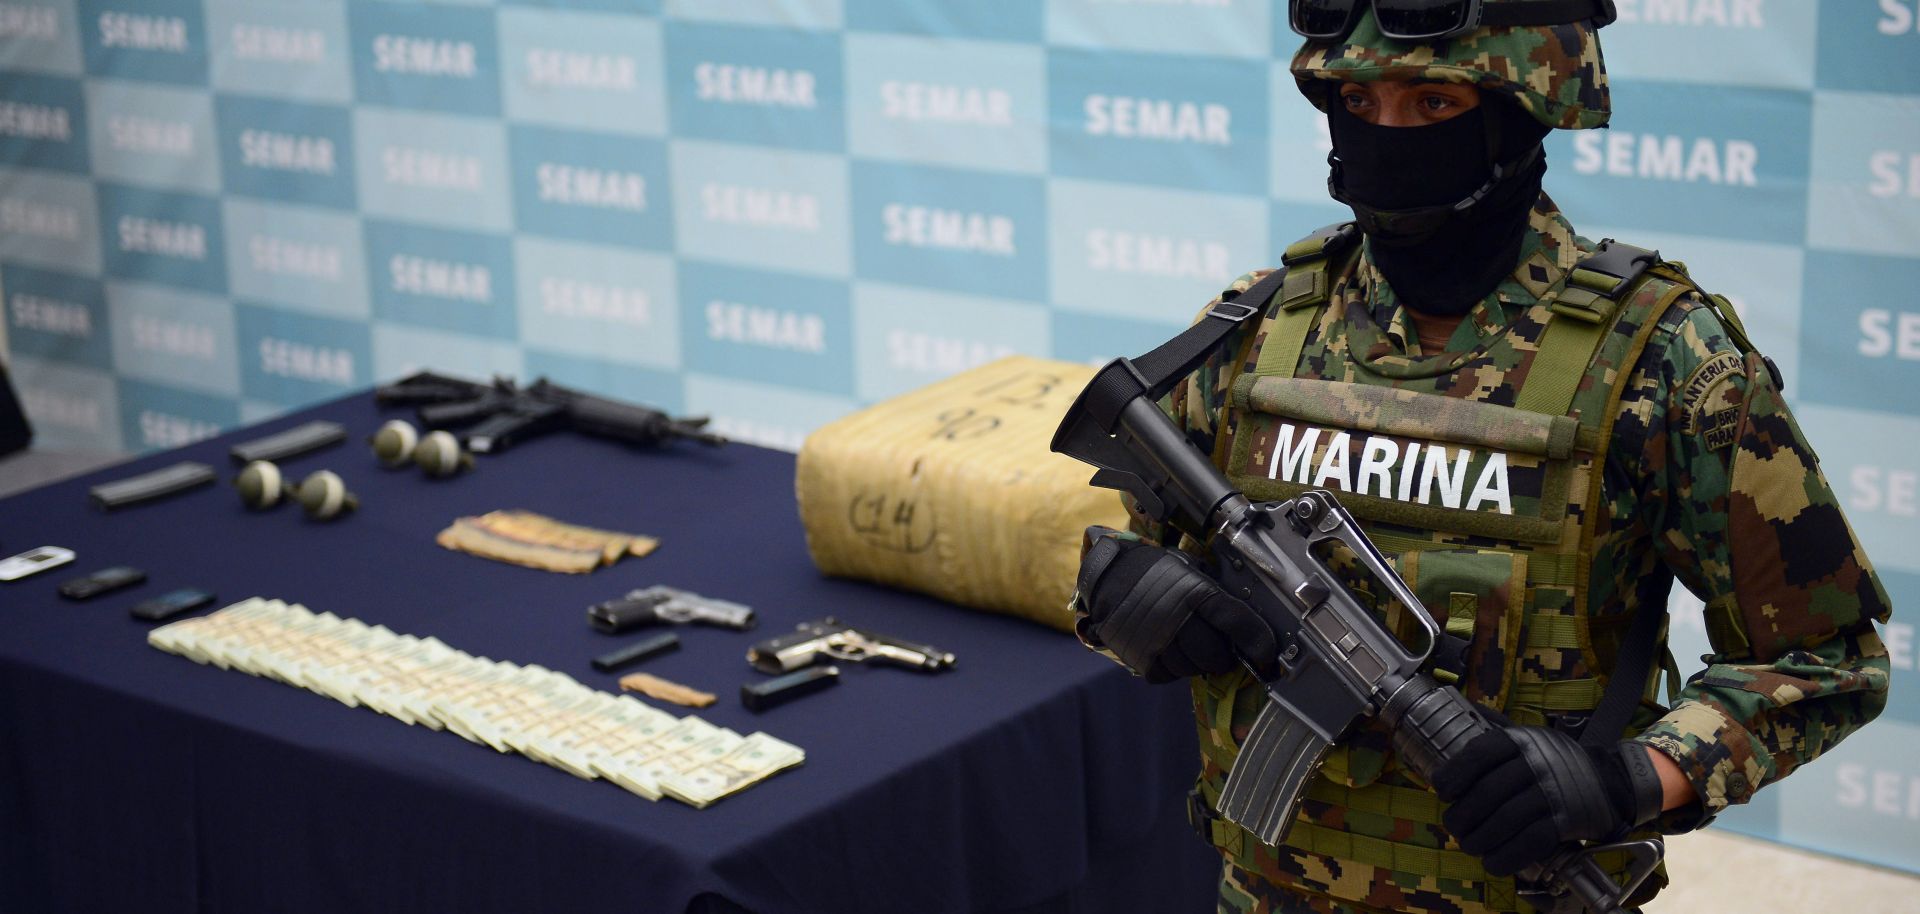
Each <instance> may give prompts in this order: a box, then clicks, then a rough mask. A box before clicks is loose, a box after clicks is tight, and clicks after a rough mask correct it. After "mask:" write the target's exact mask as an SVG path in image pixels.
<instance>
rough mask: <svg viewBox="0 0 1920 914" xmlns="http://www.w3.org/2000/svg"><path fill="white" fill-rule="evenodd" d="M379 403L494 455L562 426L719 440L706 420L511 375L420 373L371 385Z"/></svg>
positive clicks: (631, 437)
mask: <svg viewBox="0 0 1920 914" xmlns="http://www.w3.org/2000/svg"><path fill="white" fill-rule="evenodd" d="M373 396H374V399H375V400H376V401H378V402H379V403H380V404H381V405H383V406H416V407H418V410H417V412H418V414H419V417H420V423H421V424H422V425H425V426H426V427H428V428H436V429H437V428H457V427H460V426H469V427H468V428H467V429H466V431H465V432H464V433H463V434H462V437H463V438H464V439H465V443H466V446H467V449H468V450H470V451H473V452H474V453H476V454H497V453H499V452H501V451H504V450H506V449H508V448H510V447H512V446H514V445H515V444H518V443H520V442H522V441H525V440H526V439H528V438H532V437H535V436H537V435H544V434H546V433H548V432H551V431H556V430H558V429H562V428H571V429H573V430H574V431H578V432H583V433H585V434H588V435H596V436H599V437H602V438H613V439H615V440H618V441H625V442H627V443H629V444H637V445H643V446H647V447H653V446H656V445H659V444H663V443H665V442H667V441H670V440H673V439H675V438H691V439H693V440H695V441H698V442H700V443H702V444H706V445H712V446H718V445H722V444H725V443H727V439H725V438H723V437H721V436H719V435H716V434H714V433H713V432H709V431H706V425H707V419H706V417H704V416H702V417H699V418H693V419H675V418H673V417H671V416H669V415H667V414H666V413H663V412H661V411H659V410H657V409H649V408H647V407H645V406H639V405H636V404H632V403H622V402H620V401H618V400H609V399H607V398H605V397H596V396H594V395H593V394H589V393H585V392H582V391H578V390H572V389H570V388H566V387H561V386H560V385H558V384H555V383H553V382H551V381H548V380H547V379H546V378H539V379H537V380H535V381H534V382H533V384H531V385H529V386H527V387H521V386H520V385H518V384H515V383H514V382H513V380H512V379H511V378H505V377H495V378H494V379H493V383H491V384H482V383H480V382H478V381H468V380H465V379H463V378H452V377H448V376H446V375H439V374H434V373H433V372H430V371H422V372H419V373H417V374H414V375H411V376H408V377H405V378H402V379H400V380H399V381H396V382H394V383H392V384H387V385H384V386H381V387H378V388H375V389H374V392H373Z"/></svg>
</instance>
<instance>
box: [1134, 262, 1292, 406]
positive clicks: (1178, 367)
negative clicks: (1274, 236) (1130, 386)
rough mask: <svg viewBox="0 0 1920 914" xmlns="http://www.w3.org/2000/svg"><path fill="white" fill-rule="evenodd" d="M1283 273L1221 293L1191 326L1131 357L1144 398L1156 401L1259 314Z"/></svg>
mask: <svg viewBox="0 0 1920 914" xmlns="http://www.w3.org/2000/svg"><path fill="white" fill-rule="evenodd" d="M1286 274H1287V271H1286V269H1285V268H1281V269H1278V270H1275V271H1273V272H1272V273H1268V274H1267V276H1266V278H1265V279H1262V280H1260V281H1259V282H1257V283H1254V284H1253V285H1252V286H1251V287H1249V288H1248V289H1247V291H1245V292H1242V293H1240V294H1238V295H1235V296H1233V297H1231V298H1227V297H1225V296H1222V298H1221V301H1220V302H1219V303H1218V304H1216V305H1214V306H1213V307H1212V308H1210V309H1208V310H1207V313H1206V316H1205V317H1202V318H1201V319H1200V320H1197V321H1194V322H1193V326H1191V327H1188V328H1187V329H1185V330H1182V331H1181V332H1180V335H1179V336H1176V337H1174V338H1173V339H1170V340H1168V341H1166V342H1164V343H1161V344H1160V345H1158V346H1156V347H1154V349H1153V351H1152V352H1149V353H1147V354H1146V355H1143V356H1141V357H1139V358H1137V359H1133V360H1132V361H1133V369H1134V371H1136V372H1138V373H1139V374H1140V379H1141V380H1143V381H1145V382H1146V383H1147V398H1148V399H1150V400H1158V399H1160V398H1161V397H1164V396H1166V395H1167V392H1168V391H1171V390H1173V386H1174V385H1175V384H1178V383H1180V382H1181V381H1182V380H1184V379H1185V378H1186V377H1187V375H1190V374H1192V373H1193V370H1194V369H1196V368H1199V367H1200V363H1201V362H1203V361H1206V358H1207V356H1209V355H1211V354H1213V350H1214V349H1215V348H1216V347H1218V346H1219V345H1220V342H1221V341H1222V340H1224V339H1226V338H1227V334H1229V333H1232V332H1233V331H1234V329H1235V328H1237V327H1239V326H1240V325H1241V324H1244V323H1246V322H1247V321H1249V320H1252V319H1253V318H1257V317H1259V316H1260V315H1261V313H1262V312H1263V311H1264V310H1265V309H1266V304H1267V302H1268V301H1269V300H1271V299H1272V298H1273V295H1274V293H1275V292H1278V291H1280V284H1281V283H1282V282H1283V281H1285V280H1286ZM1242 302H1246V304H1242Z"/></svg>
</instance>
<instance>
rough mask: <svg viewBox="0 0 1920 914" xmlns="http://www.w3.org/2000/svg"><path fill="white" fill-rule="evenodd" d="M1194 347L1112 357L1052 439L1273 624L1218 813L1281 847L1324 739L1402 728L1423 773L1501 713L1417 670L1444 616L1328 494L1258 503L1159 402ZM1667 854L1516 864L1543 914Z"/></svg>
mask: <svg viewBox="0 0 1920 914" xmlns="http://www.w3.org/2000/svg"><path fill="white" fill-rule="evenodd" d="M1232 307H1238V306H1237V305H1236V306H1232ZM1229 319H1233V318H1229ZM1163 348H1165V349H1168V350H1169V351H1171V350H1175V349H1178V348H1179V347H1176V346H1173V344H1169V345H1168V347H1163ZM1199 354H1201V355H1204V352H1201V353H1199ZM1157 355H1160V352H1159V351H1156V353H1154V354H1150V355H1149V356H1142V357H1141V361H1142V363H1143V364H1144V363H1146V362H1148V361H1149V360H1151V361H1153V362H1155V363H1157V365H1158V366H1159V367H1161V368H1163V369H1164V367H1165V365H1166V363H1167V359H1166V358H1155V357H1154V356H1157ZM1186 355H1190V353H1175V355H1174V357H1173V359H1172V360H1173V361H1184V362H1185V364H1184V365H1183V367H1181V368H1179V369H1178V370H1174V371H1161V372H1158V373H1160V374H1165V375H1168V376H1167V377H1160V378H1157V379H1156V380H1154V381H1149V380H1148V376H1147V375H1144V374H1143V373H1142V371H1141V370H1140V369H1139V368H1136V367H1135V364H1134V362H1133V361H1131V360H1128V359H1115V360H1114V361H1113V362H1111V363H1108V365H1107V366H1106V367H1105V368H1103V369H1101V370H1100V372H1099V373H1098V374H1096V375H1094V378H1093V380H1092V381H1090V382H1089V383H1088V384H1087V387H1086V389H1085V390H1084V391H1082V392H1081V393H1080V397H1079V399H1077V400H1075V401H1074V404H1073V406H1072V407H1071V408H1069V409H1068V410H1067V414H1066V417H1065V418H1064V419H1063V420H1062V421H1061V423H1060V428H1059V430H1058V431H1057V432H1055V434H1054V436H1053V445H1052V447H1053V450H1054V451H1056V452H1058V453H1062V454H1066V455H1067V456H1069V457H1073V458H1075V459H1077V460H1081V461H1083V462H1086V463H1089V464H1092V465H1094V466H1096V467H1099V468H1100V471H1099V472H1098V473H1095V474H1094V477H1093V484H1094V485H1096V486H1102V487H1105V488H1110V489H1119V490H1121V491H1124V492H1127V493H1129V494H1131V495H1132V496H1133V497H1134V498H1135V499H1136V500H1137V501H1138V502H1139V505H1140V508H1141V510H1142V511H1143V512H1145V513H1146V514H1147V516H1149V517H1151V518H1153V519H1154V520H1157V521H1161V522H1165V523H1168V524H1171V525H1172V526H1173V527H1174V528H1175V529H1177V530H1179V531H1180V532H1182V533H1185V534H1186V535H1188V536H1190V537H1192V538H1193V539H1194V541H1196V542H1198V543H1201V544H1202V545H1203V546H1205V547H1206V548H1207V549H1209V550H1210V551H1211V552H1212V553H1213V556H1214V557H1215V559H1217V562H1216V563H1215V564H1216V567H1215V569H1214V576H1215V578H1216V579H1217V580H1218V581H1219V582H1220V585H1221V586H1222V587H1224V588H1225V589H1226V590H1227V592H1229V593H1231V594H1233V595H1235V596H1237V597H1239V598H1240V599H1242V600H1244V601H1246V602H1247V603H1248V604H1250V605H1251V606H1252V607H1253V608H1254V610H1255V611H1256V612H1258V613H1259V614H1260V616H1261V618H1263V619H1264V620H1265V621H1266V622H1267V624H1268V625H1269V626H1271V627H1272V628H1273V630H1274V633H1275V634H1276V636H1277V638H1278V643H1279V651H1280V654H1279V668H1280V670H1281V672H1280V674H1279V675H1278V676H1277V677H1276V678H1274V679H1272V680H1271V681H1264V682H1262V685H1263V687H1264V688H1265V689H1266V691H1267V694H1268V697H1269V701H1268V702H1267V704H1266V707H1264V708H1263V709H1261V711H1260V716H1259V717H1258V718H1257V719H1256V720H1255V721H1254V724H1253V729H1252V731H1251V732H1250V733H1249V735H1248V736H1247V739H1246V742H1245V743H1243V744H1242V745H1241V747H1240V755H1239V757H1238V759H1236V760H1235V762H1234V765H1233V770H1232V771H1230V772H1229V773H1228V775H1227V782H1226V785H1225V787H1224V788H1223V789H1222V791H1221V793H1220V801H1219V804H1218V805H1219V810H1218V811H1219V813H1220V815H1221V816H1223V817H1225V818H1226V819H1227V820H1229V821H1232V822H1234V823H1237V824H1239V825H1241V826H1242V827H1244V828H1246V829H1247V830H1248V831H1250V832H1252V833H1253V834H1254V836H1256V837H1258V838H1259V839H1260V840H1261V841H1264V842H1266V843H1267V844H1269V845H1273V844H1278V843H1279V842H1280V840H1281V839H1282V838H1284V837H1285V836H1286V833H1287V830H1288V828H1289V827H1290V826H1291V825H1292V824H1293V821H1294V815H1295V812H1296V811H1297V810H1298V808H1299V805H1300V798H1301V792H1302V790H1303V789H1304V788H1305V786H1306V783H1307V779H1308V778H1310V777H1312V776H1313V775H1314V774H1315V772H1316V771H1317V770H1318V769H1319V767H1320V762H1321V760H1322V758H1323V757H1324V756H1325V754H1326V751H1327V749H1328V748H1329V747H1330V746H1332V745H1333V744H1334V743H1335V742H1336V741H1338V740H1340V739H1341V738H1342V737H1343V736H1345V735H1346V734H1348V733H1350V732H1352V730H1353V729H1354V728H1355V727H1356V725H1359V724H1360V723H1362V722H1364V721H1365V720H1367V719H1368V718H1372V717H1378V718H1379V719H1380V720H1382V721H1384V722H1385V723H1386V724H1387V725H1388V727H1390V728H1391V729H1392V733H1393V747H1394V751H1395V752H1396V753H1398V755H1399V757H1400V760H1401V761H1402V762H1404V763H1405V764H1406V765H1407V766H1408V767H1409V768H1411V769H1412V770H1413V771H1414V772H1416V773H1418V774H1419V775H1420V776H1421V777H1423V778H1430V777H1431V775H1432V774H1433V772H1434V771H1436V770H1438V769H1439V768H1440V767H1441V765H1442V764H1443V763H1445V762H1446V761H1447V760H1449V759H1451V758H1453V757H1455V756H1456V755H1457V754H1458V753H1459V752H1460V751H1461V750H1462V749H1463V748H1465V747H1466V745H1467V744H1468V743H1469V742H1471V741H1472V740H1473V739H1474V737H1477V736H1479V735H1480V734H1482V733H1485V732H1487V731H1488V730H1490V729H1491V728H1492V727H1493V725H1492V724H1491V723H1489V722H1488V721H1487V720H1486V719H1485V718H1483V717H1482V716H1481V715H1480V714H1478V713H1477V712H1476V711H1475V710H1474V708H1473V705H1472V703H1471V702H1469V701H1468V700H1467V698H1466V696H1464V695H1462V694H1460V692H1459V691H1458V690H1457V689H1454V688H1452V687H1449V686H1443V685H1441V684H1439V683H1438V682H1436V681H1434V679H1433V678H1432V677H1431V676H1429V675H1428V674H1427V673H1425V672H1423V671H1422V670H1423V668H1424V667H1425V666H1426V663H1427V659H1428V657H1429V656H1430V655H1431V654H1432V652H1433V647H1434V644H1435V642H1436V641H1438V639H1439V628H1438V626H1436V625H1435V623H1434V621H1433V620H1432V619H1431V618H1429V617H1428V615H1427V613H1426V612H1425V611H1424V610H1422V609H1421V604H1420V601H1419V599H1418V598H1417V597H1415V596H1414V595H1413V592H1412V591H1411V590H1410V589H1409V588H1408V587H1407V585H1406V582H1405V581H1403V580H1401V579H1400V577H1399V575H1398V574H1396V573H1395V572H1394V570H1393V568H1392V567H1391V566H1389V565H1388V564H1387V561H1386V559H1385V558H1383V557H1382V556H1381V554H1380V551H1379V550H1378V549H1377V548H1375V547H1374V545H1373V543H1372V542H1371V541H1369V540H1368V539H1367V537H1366V535H1365V534H1364V533H1362V532H1361V531H1360V528H1359V527H1358V526H1357V525H1356V524H1355V523H1354V520H1353V517H1352V515H1350V514H1348V513H1347V511H1346V509H1345V508H1343V507H1341V506H1340V503H1339V502H1338V501H1336V500H1334V497H1333V494H1332V493H1331V492H1326V491H1321V490H1315V491H1309V492H1305V493H1303V494H1301V495H1299V496H1298V497H1295V498H1292V499H1289V500H1287V501H1280V502H1263V503H1258V504H1255V503H1252V502H1250V501H1249V500H1248V499H1247V497H1246V495H1244V494H1242V493H1241V492H1239V491H1238V490H1236V489H1234V488H1233V485H1232V483H1230V482H1228V481H1227V479H1226V477H1224V476H1222V475H1221V474H1220V472H1219V471H1218V470H1217V469H1215V468H1214V466H1213V464H1212V463H1210V462H1209V461H1208V460H1207V457H1206V456H1205V455H1204V454H1202V453H1200V451H1199V449H1197V448H1196V447H1194V445H1193V444H1192V443H1191V442H1189V441H1188V439H1187V438H1186V436H1185V435H1183V434H1181V432H1180V430H1179V429H1178V428H1176V427H1175V426H1174V424H1173V421H1172V420H1171V419H1170V418H1168V416H1167V414H1166V413H1164V412H1162V411H1161V410H1160V408H1159V406H1158V405H1156V404H1155V402H1154V400H1155V399H1156V398H1157V397H1158V396H1160V394H1162V393H1164V392H1165V389H1166V388H1167V387H1170V386H1171V381H1173V380H1176V379H1177V378H1178V377H1182V376H1184V375H1185V374H1186V373H1187V371H1189V370H1191V367H1192V362H1193V361H1197V358H1193V359H1188V360H1183V359H1182V358H1180V356H1186ZM1156 386H1158V387H1159V388H1160V389H1158V390H1156V389H1155V388H1156ZM1334 543H1338V544H1341V545H1343V546H1345V547H1346V548H1347V549H1348V550H1350V551H1351V552H1352V554H1353V556H1354V557H1356V558H1357V560H1358V562H1359V565H1360V566H1361V567H1362V568H1364V569H1365V571H1366V572H1367V574H1368V575H1369V576H1370V577H1372V578H1373V579H1374V580H1375V582H1377V583H1378V584H1379V585H1380V586H1381V587H1382V588H1383V590H1382V591H1381V593H1382V594H1383V596H1384V597H1385V598H1388V599H1391V600H1392V601H1394V602H1397V603H1399V604H1400V606H1401V607H1402V608H1403V609H1405V610H1406V611H1407V612H1406V615H1407V616H1409V617H1411V618H1413V619H1415V620H1417V621H1418V622H1419V624H1420V626H1421V628H1423V629H1424V630H1425V635H1426V642H1427V643H1426V647H1425V649H1423V650H1421V651H1419V652H1417V653H1416V652H1414V651H1413V650H1411V649H1410V648H1408V647H1407V646H1406V645H1404V644H1402V643H1401V642H1400V640H1399V639H1397V638H1395V637H1394V636H1393V635H1392V633H1391V632H1389V631H1388V629H1387V627H1386V625H1385V624H1384V622H1383V621H1382V620H1381V619H1380V618H1379V616H1377V615H1376V614H1375V612H1374V610H1373V609H1371V608H1369V606H1368V605H1367V604H1366V603H1363V602H1362V601H1361V600H1360V599H1359V598H1358V597H1356V596H1355V595H1354V593H1353V592H1352V591H1350V590H1349V589H1348V588H1347V586H1346V585H1345V584H1344V583H1342V580H1341V578H1340V577H1339V576H1338V575H1337V574H1336V573H1335V572H1334V571H1333V569H1332V568H1330V567H1329V566H1328V565H1327V563H1326V561H1325V560H1324V558H1323V555H1324V554H1325V551H1326V550H1330V549H1331V548H1333V546H1332V544H1334ZM1608 851H1619V852H1624V853H1625V854H1626V855H1627V856H1628V858H1629V859H1630V860H1631V861H1632V863H1631V866H1630V871H1629V873H1628V876H1627V880H1626V882H1625V884H1619V883H1616V882H1615V881H1614V880H1613V879H1612V878H1611V877H1609V876H1608V875H1607V873H1606V871H1605V870H1603V869H1602V868H1601V867H1600V865H1599V864H1598V863H1597V862H1595V860H1594V856H1595V855H1596V854H1600V853H1604V852H1608ZM1663 852H1664V846H1663V845H1662V844H1661V842H1660V841H1659V839H1647V840H1636V841H1625V842H1620V843H1616V844H1609V845H1605V846H1600V845H1597V844H1581V843H1569V844H1567V845H1565V846H1563V847H1561V848H1559V849H1557V850H1556V851H1555V852H1554V854H1553V856H1552V857H1550V858H1549V859H1548V860H1547V862H1546V863H1544V864H1538V865H1535V866H1532V867H1529V868H1527V869H1525V870H1522V871H1520V873H1519V874H1517V875H1518V882H1519V886H1520V890H1521V892H1523V893H1524V896H1523V897H1526V898H1527V900H1528V901H1529V903H1531V904H1532V905H1533V906H1534V907H1535V908H1536V909H1537V910H1540V911H1543V912H1548V914H1578V912H1582V911H1585V912H1592V914H1619V912H1621V911H1622V907H1621V904H1622V902H1623V900H1624V899H1625V898H1627V896H1628V895H1630V894H1631V893H1632V892H1633V890H1634V889H1636V888H1638V887H1639V884H1640V883H1641V881H1643V880H1644V879H1645V878H1646V877H1647V875H1648V874H1649V873H1651V872H1653V869H1654V867H1655V866H1657V865H1658V864H1659V862H1660V858H1661V856H1662V853H1663Z"/></svg>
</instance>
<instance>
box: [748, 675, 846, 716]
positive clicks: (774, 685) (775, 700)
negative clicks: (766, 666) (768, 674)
mask: <svg viewBox="0 0 1920 914" xmlns="http://www.w3.org/2000/svg"><path fill="white" fill-rule="evenodd" d="M839 683H840V668H839V667H837V666H810V667H807V668H806V669H804V670H799V671H796V672H792V673H788V674H786V675H785V676H775V677H773V678H772V679H768V680H765V681H763V682H749V683H746V684H745V685H742V686H741V687H740V703H741V704H742V705H745V706H746V708H747V710H749V711H752V712H754V713H755V714H758V713H760V712H761V711H770V710H772V709H774V708H777V707H779V706H781V705H783V704H786V703H787V702H789V701H792V700H794V699H796V698H800V697H802V696H805V695H812V694H813V693H815V692H818V691H820V690H821V689H824V688H827V687H828V686H832V685H838V684H839Z"/></svg>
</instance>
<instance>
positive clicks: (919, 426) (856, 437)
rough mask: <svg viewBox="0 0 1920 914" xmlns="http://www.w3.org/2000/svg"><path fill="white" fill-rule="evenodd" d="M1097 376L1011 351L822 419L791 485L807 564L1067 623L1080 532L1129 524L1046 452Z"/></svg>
mask: <svg viewBox="0 0 1920 914" xmlns="http://www.w3.org/2000/svg"><path fill="white" fill-rule="evenodd" d="M1093 373H1094V368H1093V367H1092V366H1088V365H1078V364H1075V363H1072V362H1056V361H1050V360H1047V359H1036V358H1030V357H1027V356H1008V357H1006V358H1003V359H1000V360H999V361H996V362H992V363H990V364H987V365H982V366H980V367H979V368H975V369H973V370H971V371H967V372H963V373H961V374H958V375H955V376H953V377H951V378H948V379H946V380H944V381H940V382H937V383H935V384H931V385H928V386H927V387H924V388H921V389H919V390H916V391H913V392H911V393H906V394H902V395H900V396H898V397H895V398H893V399H891V400H887V401H886V402H883V403H878V404H875V405H873V406H871V407H869V408H867V409H864V410H861V411H859V412H857V413H854V414H852V415H849V416H846V417H844V418H841V419H840V420H838V421H836V422H833V423H830V424H828V425H825V426H822V427H821V428H820V429H819V430H817V431H815V432H814V433H813V434H812V435H809V436H808V437H807V440H806V443H805V444H804V445H803V446H802V447H801V449H800V459H799V468H798V471H797V473H796V478H795V481H794V488H795V491H796V494H797V495H798V497H799V501H800V520H801V523H802V524H804V525H805V527H806V531H807V548H808V550H809V551H811V552H812V554H813V562H814V564H815V565H817V566H819V568H820V570H821V571H822V572H824V573H826V574H830V575H835V576H839V577H849V578H860V579H864V580H869V581H877V582H879V583H882V584H888V585H892V586H895V587H902V588H906V589H910V590H917V591H921V592H923V593H928V594H931V595H933V596H936V597H940V598H942V599H945V600H950V601H952V602H954V603H959V604H961V605H963V606H970V607H973V608H976V609H983V610H987V611H989V612H998V613H1008V614H1012V615H1015V616H1019V617H1021V618H1025V619H1030V620H1032V621H1035V622H1039V623H1041V624H1043V625H1047V626H1050V627H1053V628H1057V629H1061V630H1070V629H1071V627H1072V620H1071V618H1070V616H1069V614H1068V611H1067V600H1068V599H1069V598H1070V597H1071V596H1072V594H1073V579H1074V574H1075V572H1076V571H1077V570H1078V569H1079V565H1080V536H1081V533H1082V531H1084V530H1085V529H1086V528H1087V526H1088V525H1089V524H1106V525H1108V526H1112V527H1125V526H1126V512H1125V510H1124V509H1122V507H1121V505H1120V496H1119V494H1118V493H1116V492H1114V491H1113V490H1111V489H1096V488H1094V487H1092V486H1090V485H1088V484H1087V480H1088V479H1090V478H1091V477H1092V475H1093V471H1092V469H1091V468H1089V467H1088V466H1087V465H1086V464H1083V463H1080V462H1078V461H1075V460H1072V459H1070V458H1067V457H1063V456H1061V455H1059V454H1055V453H1053V452H1051V451H1049V450H1048V449H1047V443H1048V442H1049V441H1050V440H1051V439H1052V438H1053V432H1054V428H1055V427H1056V426H1058V425H1059V424H1060V417H1061V416H1062V415H1064V414H1065V413H1066V411H1067V407H1068V406H1070V405H1072V403H1073V400H1074V397H1076V396H1078V395H1079V393H1080V389H1081V388H1082V387H1085V386H1086V383H1087V381H1088V379H1090V378H1092V377H1093Z"/></svg>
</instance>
